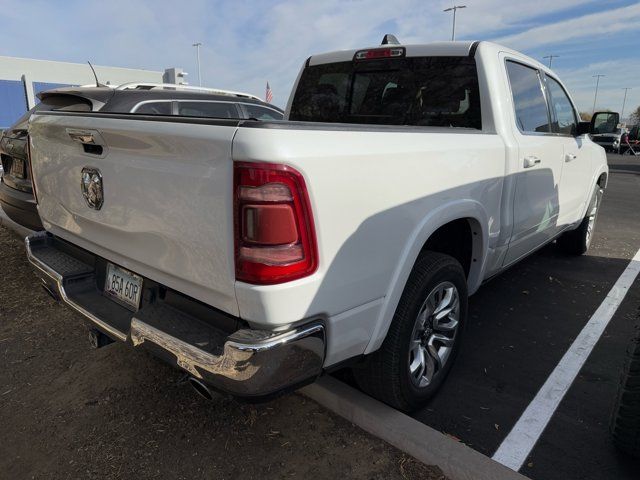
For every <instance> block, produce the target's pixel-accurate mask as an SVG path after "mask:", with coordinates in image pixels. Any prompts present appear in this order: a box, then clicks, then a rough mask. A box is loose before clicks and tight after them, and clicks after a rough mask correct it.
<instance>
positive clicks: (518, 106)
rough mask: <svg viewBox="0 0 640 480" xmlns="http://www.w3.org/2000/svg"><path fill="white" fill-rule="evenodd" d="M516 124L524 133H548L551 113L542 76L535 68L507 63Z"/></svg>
mask: <svg viewBox="0 0 640 480" xmlns="http://www.w3.org/2000/svg"><path fill="white" fill-rule="evenodd" d="M507 75H508V76H509V83H510V84H511V93H512V95H513V105H514V108H515V114H516V123H517V124H518V128H519V129H520V130H521V131H522V132H523V133H548V132H549V131H550V129H549V112H548V110H547V101H546V99H545V97H544V92H543V90H542V83H541V82H540V74H539V73H538V71H537V70H536V69H534V68H531V67H527V66H525V65H522V64H521V63H516V62H512V61H507Z"/></svg>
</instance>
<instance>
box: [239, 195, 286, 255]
mask: <svg viewBox="0 0 640 480" xmlns="http://www.w3.org/2000/svg"><path fill="white" fill-rule="evenodd" d="M242 220H243V228H242V240H243V241H245V242H251V243H258V244H263V245H284V244H287V243H296V242H297V241H298V228H297V226H296V219H295V215H294V213H293V208H291V205H282V204H275V205H245V206H244V207H243V208H242Z"/></svg>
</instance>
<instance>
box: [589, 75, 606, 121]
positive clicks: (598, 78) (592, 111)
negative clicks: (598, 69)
mask: <svg viewBox="0 0 640 480" xmlns="http://www.w3.org/2000/svg"><path fill="white" fill-rule="evenodd" d="M600 77H606V75H602V74H600V73H599V74H597V75H592V76H591V78H595V79H596V93H595V95H594V96H593V109H592V110H591V114H592V115H593V114H594V113H596V100H597V99H598V86H599V85H600Z"/></svg>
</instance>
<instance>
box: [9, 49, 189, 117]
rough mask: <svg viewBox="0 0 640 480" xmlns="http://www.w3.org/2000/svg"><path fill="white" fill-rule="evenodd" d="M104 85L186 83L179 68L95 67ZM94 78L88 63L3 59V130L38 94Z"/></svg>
mask: <svg viewBox="0 0 640 480" xmlns="http://www.w3.org/2000/svg"><path fill="white" fill-rule="evenodd" d="M94 68H95V70H96V74H97V76H98V80H100V83H103V84H105V85H121V84H123V83H129V82H151V83H184V82H182V81H181V80H182V78H183V77H184V75H185V74H184V73H183V72H182V70H181V69H179V68H169V69H166V70H165V71H164V72H159V71H153V70H138V69H132V68H119V67H104V66H100V65H94ZM176 77H177V78H176ZM92 84H95V78H94V76H93V72H92V71H91V68H90V67H89V65H88V64H86V63H68V62H53V61H49V60H34V59H30V58H15V57H3V56H0V129H3V128H7V127H9V126H11V125H12V124H13V123H14V122H15V121H16V120H17V119H18V118H19V117H20V116H21V115H22V114H23V113H25V112H26V111H27V110H29V109H30V108H33V107H34V106H35V105H36V103H38V98H37V97H36V94H37V93H38V92H41V91H43V90H49V89H52V88H58V87H67V86H79V85H92Z"/></svg>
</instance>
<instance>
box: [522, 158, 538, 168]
mask: <svg viewBox="0 0 640 480" xmlns="http://www.w3.org/2000/svg"><path fill="white" fill-rule="evenodd" d="M539 163H542V160H540V159H539V158H538V157H536V156H535V155H529V156H528V157H524V168H531V167H533V166H534V165H537V164H539Z"/></svg>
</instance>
